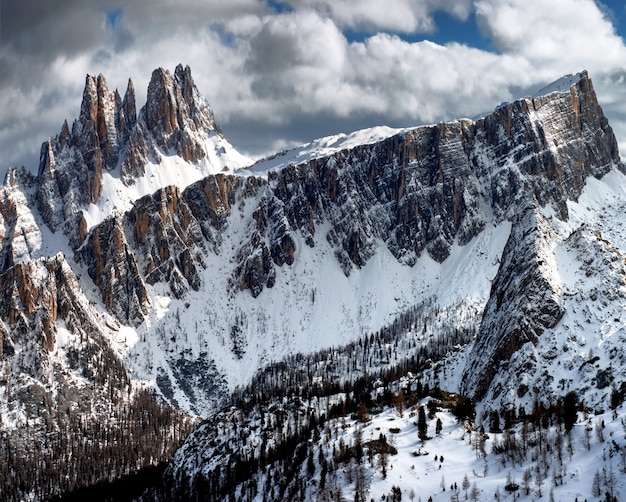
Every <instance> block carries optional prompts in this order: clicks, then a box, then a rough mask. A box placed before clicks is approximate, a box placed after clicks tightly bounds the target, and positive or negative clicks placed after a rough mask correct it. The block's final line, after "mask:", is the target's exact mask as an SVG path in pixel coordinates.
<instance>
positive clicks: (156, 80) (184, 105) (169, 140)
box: [142, 65, 217, 162]
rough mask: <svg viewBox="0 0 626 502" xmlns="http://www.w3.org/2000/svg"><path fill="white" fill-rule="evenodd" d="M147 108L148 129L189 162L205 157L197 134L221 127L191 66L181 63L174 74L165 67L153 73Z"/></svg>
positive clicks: (144, 112) (159, 143)
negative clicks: (199, 88)
mask: <svg viewBox="0 0 626 502" xmlns="http://www.w3.org/2000/svg"><path fill="white" fill-rule="evenodd" d="M142 111H143V118H144V120H145V123H146V126H147V128H148V129H149V130H150V131H151V132H152V134H153V136H154V138H155V140H156V142H157V144H158V146H159V147H160V148H162V149H164V150H165V151H170V149H172V148H175V149H176V153H178V155H180V156H181V157H182V158H183V159H185V160H186V161H188V162H197V161H198V160H201V159H203V158H204V157H205V155H206V153H205V152H204V150H203V149H202V148H201V145H200V144H199V142H198V139H197V138H196V137H195V136H196V134H198V133H199V134H203V135H210V134H212V133H215V132H216V130H217V126H216V125H215V119H214V116H213V110H211V107H210V106H209V104H208V103H207V102H206V100H205V99H204V98H202V97H201V96H200V93H199V92H198V89H197V88H196V86H195V84H194V82H193V78H192V76H191V69H190V68H189V66H187V67H185V68H184V69H183V66H182V65H178V66H177V67H176V70H175V72H174V76H172V74H171V73H170V72H169V71H168V70H164V69H163V68H158V69H156V70H154V72H153V73H152V78H151V79H150V84H149V85H148V99H147V102H146V106H145V108H144V109H143V110H142Z"/></svg>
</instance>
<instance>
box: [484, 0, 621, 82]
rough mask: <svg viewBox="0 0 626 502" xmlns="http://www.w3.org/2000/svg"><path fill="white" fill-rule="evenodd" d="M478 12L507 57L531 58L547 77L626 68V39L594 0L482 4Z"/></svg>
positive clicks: (494, 0)
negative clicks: (549, 73) (556, 73)
mask: <svg viewBox="0 0 626 502" xmlns="http://www.w3.org/2000/svg"><path fill="white" fill-rule="evenodd" d="M476 12H477V18H478V21H479V23H480V25H481V27H482V29H483V30H484V31H485V33H486V34H487V35H488V36H490V37H491V38H492V39H493V42H494V43H495V45H496V46H497V47H498V48H499V49H500V50H501V51H502V52H503V53H506V54H516V55H520V56H522V57H524V58H526V59H527V60H528V61H529V62H531V63H532V64H533V66H535V68H537V70H538V71H540V72H541V73H542V74H543V75H545V74H547V73H548V72H552V73H554V72H558V73H568V72H572V71H579V70H582V69H588V70H589V71H590V72H591V73H593V74H595V73H605V72H610V71H615V70H617V69H623V68H624V66H625V65H626V47H625V46H624V41H623V40H622V39H621V38H619V37H618V36H617V34H616V33H615V29H614V27H613V25H612V24H611V22H610V21H609V19H607V18H606V17H605V16H604V14H603V13H602V12H601V10H600V9H599V8H598V6H597V5H596V3H595V2H594V1H593V0H551V1H550V2H549V3H548V4H546V2H545V1H543V0H510V1H507V2H501V1H499V0H477V1H476Z"/></svg>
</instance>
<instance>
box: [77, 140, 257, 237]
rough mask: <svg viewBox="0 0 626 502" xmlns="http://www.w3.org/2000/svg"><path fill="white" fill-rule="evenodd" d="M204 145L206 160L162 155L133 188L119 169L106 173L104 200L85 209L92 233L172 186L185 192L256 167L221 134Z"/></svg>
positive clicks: (135, 182) (103, 184)
mask: <svg viewBox="0 0 626 502" xmlns="http://www.w3.org/2000/svg"><path fill="white" fill-rule="evenodd" d="M201 143H202V145H203V148H204V150H205V153H206V156H205V157H204V158H203V159H202V160H200V161H198V162H196V163H192V162H188V161H186V160H185V159H183V158H181V157H180V156H179V155H171V154H164V153H162V152H161V154H160V155H159V159H158V160H151V161H149V162H148V163H147V164H146V166H145V167H144V169H145V172H144V174H142V175H141V176H138V177H137V178H135V180H134V183H132V184H130V185H129V184H126V183H124V182H123V180H122V177H121V175H120V172H119V168H118V169H116V170H114V171H112V172H110V173H109V172H105V173H103V174H102V191H101V194H100V198H99V199H98V200H97V201H96V202H94V203H90V204H89V205H88V206H86V207H84V208H83V209H82V213H83V217H84V219H85V222H86V224H87V229H88V230H91V229H92V228H93V227H94V226H96V225H98V224H99V223H101V222H102V221H104V220H105V219H106V218H107V217H109V216H111V215H112V214H114V213H124V212H126V211H128V210H130V209H131V208H132V206H133V203H134V202H135V201H137V200H138V199H140V198H141V197H144V196H145V195H149V194H152V193H154V192H156V191H157V190H160V189H162V188H165V187H167V186H171V185H175V186H177V187H179V188H181V189H184V188H186V187H188V186H189V185H191V184H192V183H195V182H196V181H198V180H201V179H202V178H205V177H206V176H210V175H213V174H217V173H220V172H228V173H233V172H235V171H236V170H237V169H241V168H242V167H245V166H248V165H250V164H251V163H252V160H251V159H249V158H248V157H246V156H244V155H242V154H240V153H239V152H238V151H237V150H235V148H234V147H233V146H232V145H231V144H230V143H229V142H228V140H226V139H225V138H224V137H222V136H221V135H218V134H217V133H213V134H210V135H208V136H207V137H206V138H202V142H201Z"/></svg>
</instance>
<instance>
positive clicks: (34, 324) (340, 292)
mask: <svg viewBox="0 0 626 502" xmlns="http://www.w3.org/2000/svg"><path fill="white" fill-rule="evenodd" d="M136 108H137V107H136V103H135V91H134V85H133V83H132V81H129V83H128V87H127V90H126V92H125V93H124V97H123V98H121V97H120V95H119V93H118V92H117V91H113V92H111V91H110V90H109V89H108V88H107V84H106V80H105V78H104V77H103V76H98V77H97V78H96V77H92V76H87V78H86V84H85V91H84V94H83V102H82V105H81V111H80V115H79V118H78V119H76V121H74V123H73V125H72V127H71V129H70V127H69V126H68V124H67V122H66V123H64V124H63V126H62V129H61V132H60V133H59V134H58V135H57V136H56V137H54V138H51V139H49V140H48V141H46V142H44V144H43V145H42V150H41V162H40V166H39V172H38V175H37V176H32V175H29V174H28V173H25V172H21V171H18V170H16V169H11V170H10V171H9V173H8V175H7V180H6V182H5V185H4V186H3V187H1V188H0V294H1V295H2V298H1V300H0V368H1V373H0V374H2V375H4V376H3V380H2V382H3V383H2V385H3V387H2V388H3V389H5V390H4V391H2V392H0V414H1V416H2V420H3V422H2V427H3V428H4V430H5V431H7V434H9V435H10V436H11V438H12V441H13V443H19V444H21V445H25V447H27V445H29V444H30V445H31V446H32V441H33V438H34V437H37V438H39V439H41V438H45V437H48V436H46V434H51V431H52V432H53V431H63V430H66V429H67V428H68V427H70V425H69V424H74V425H75V424H77V423H80V424H83V423H84V422H83V420H86V418H85V417H90V418H93V419H94V420H96V421H97V420H104V421H107V423H108V424H109V425H110V427H112V428H120V427H122V426H123V424H128V423H130V421H129V420H126V419H123V418H120V417H122V416H123V413H130V411H128V410H131V409H132V410H134V409H135V408H129V407H128V406H126V404H128V403H140V404H141V406H143V407H144V408H146V407H148V405H146V402H148V401H146V400H147V399H148V397H146V396H152V399H155V398H156V399H157V401H158V403H160V404H158V403H157V402H155V404H150V405H149V406H154V408H150V409H153V410H161V409H162V408H159V407H160V406H161V407H162V406H163V404H164V403H166V404H167V405H170V406H172V407H173V408H174V409H177V410H178V412H180V413H185V414H187V415H188V416H191V417H197V416H205V417H206V416H209V415H211V414H212V413H213V412H214V411H216V410H217V409H219V408H220V407H222V406H223V405H224V404H226V403H227V402H229V398H228V395H229V392H230V391H233V390H234V389H235V388H236V387H238V386H244V385H246V384H248V383H249V382H250V381H251V379H252V378H253V377H254V376H255V374H256V372H257V370H259V369H262V368H263V367H264V366H266V365H267V364H269V363H272V362H276V361H280V360H281V359H283V358H285V357H291V356H293V355H294V354H296V353H302V354H311V353H314V352H316V351H323V350H325V349H329V348H330V347H335V348H337V352H336V354H344V353H346V354H347V353H350V352H349V351H350V350H354V345H351V344H357V346H363V344H364V345H365V347H370V343H371V341H372V340H376V339H377V337H378V339H380V337H381V336H383V335H382V333H385V336H389V337H390V338H389V340H388V341H387V342H385V343H387V345H385V348H384V349H383V348H382V346H381V348H380V350H379V351H377V352H376V353H375V354H371V357H369V358H368V359H367V360H365V359H363V362H362V363H359V364H357V362H356V360H354V361H352V362H351V363H350V364H347V365H346V373H345V374H333V372H332V371H331V370H330V368H332V367H334V366H333V364H335V363H333V362H332V361H331V362H325V363H324V364H323V365H321V363H319V360H317V359H313V360H312V361H313V362H312V361H309V363H307V364H308V366H307V367H308V369H307V370H306V371H305V370H302V375H304V374H307V375H308V377H307V378H309V377H310V378H313V377H314V379H315V382H317V383H318V384H319V385H322V384H324V385H325V384H328V385H329V386H331V385H336V384H337V382H354V381H355V379H357V378H365V377H366V376H368V375H371V374H372V368H371V367H370V366H372V365H374V366H376V368H378V370H381V371H382V370H388V369H389V368H392V367H396V365H398V367H404V368H406V367H407V365H409V363H410V364H413V365H416V364H417V363H416V361H418V360H419V359H420V357H421V356H420V354H423V353H428V354H431V355H432V357H431V358H430V359H429V361H430V363H429V366H428V367H427V368H426V367H424V366H419V368H420V371H422V372H423V373H422V374H421V378H423V379H424V380H425V381H428V384H429V385H430V386H431V387H433V388H435V387H436V388H439V387H442V386H443V385H444V384H445V385H446V386H447V387H448V388H447V390H450V391H453V392H463V393H464V394H465V395H467V396H469V397H470V398H472V399H473V400H474V401H475V402H476V403H477V405H478V406H477V408H478V410H479V412H480V413H481V416H482V417H485V416H489V414H490V413H492V412H499V411H500V410H510V409H512V408H517V407H519V406H522V407H526V408H527V409H530V408H531V407H532V406H533V403H534V401H535V400H537V399H538V397H539V396H541V397H542V398H543V399H548V400H551V401H554V402H556V400H557V399H559V398H560V397H562V396H563V395H564V394H565V393H566V392H568V391H575V392H578V393H579V394H580V395H581V396H584V399H585V402H586V404H587V405H588V406H591V407H601V406H602V403H604V402H606V400H607V398H608V395H609V393H610V390H611V384H612V383H614V384H617V383H618V382H620V381H626V362H624V361H623V359H624V357H626V355H625V354H624V352H623V349H622V347H623V343H622V334H621V333H622V331H623V322H622V320H621V319H622V317H623V307H622V303H623V298H624V297H625V295H626V290H625V289H624V284H626V277H625V275H626V273H625V272H624V260H623V253H624V252H626V249H625V247H626V244H625V243H626V238H625V237H624V234H623V233H622V232H621V230H620V228H621V227H620V225H621V223H620V221H621V220H620V218H621V217H622V214H623V208H624V206H625V204H626V202H624V201H625V200H626V195H625V194H626V181H625V180H624V175H623V173H624V166H623V164H622V163H621V162H620V159H619V154H618V149H617V142H616V140H615V137H614V135H613V132H612V130H611V127H610V125H609V124H608V121H607V120H606V118H605V116H604V115H603V112H602V109H601V108H600V106H599V105H598V102H597V100H596V96H595V92H594V90H593V86H592V83H591V80H590V79H589V77H588V75H587V73H586V72H582V73H579V74H576V75H570V76H567V77H566V78H564V79H561V80H559V81H557V82H556V83H555V84H554V85H552V86H549V87H548V88H546V89H545V90H544V91H543V92H542V93H540V94H539V95H537V96H534V97H525V98H522V99H520V100H517V101H514V102H512V103H507V104H503V105H502V106H500V107H498V108H497V109H496V110H495V111H494V112H493V113H491V114H489V115H487V116H485V117H483V118H481V119H478V120H469V119H462V120H458V121H452V122H447V123H441V124H437V125H431V126H423V127H416V128H409V129H403V130H393V129H389V128H383V127H380V128H374V129H370V130H366V131H359V132H356V133H352V134H350V135H340V136H335V137H330V138H322V139H320V140H316V141H313V142H312V143H310V144H309V145H303V146H302V147H300V148H298V149H295V150H292V151H287V152H281V153H279V154H277V155H275V156H273V157H271V158H268V159H265V160H262V161H259V162H257V163H255V164H253V163H252V161H250V159H247V158H245V157H244V156H242V155H240V154H239V153H238V152H237V151H236V150H235V149H234V148H233V147H232V146H231V145H230V143H229V142H228V141H227V140H226V139H225V138H224V137H223V135H222V133H221V132H220V129H219V127H218V126H217V125H216V123H215V119H214V116H213V112H212V110H211V108H210V107H209V105H208V103H207V102H206V100H205V99H204V98H202V97H201V96H200V94H199V92H198V90H197V88H196V86H195V84H194V82H193V79H192V77H191V71H190V69H189V68H188V67H187V68H183V67H182V66H180V65H179V66H178V67H177V68H176V70H175V72H174V74H171V73H170V72H169V71H167V70H163V69H157V70H155V71H154V72H153V74H152V78H151V80H150V84H149V86H148V94H147V103H146V104H145V105H144V106H143V107H142V108H141V109H140V110H139V112H137V111H136ZM583 332H584V333H583ZM381 343H382V342H381ZM394 344H395V345H394ZM344 346H345V347H348V348H345V349H344V348H341V347H344ZM350 347H352V348H350ZM399 347H404V350H403V349H401V348H399ZM444 348H445V350H444ZM368 350H369V349H368ZM435 354H436V355H435ZM301 357H304V356H301ZM312 357H313V356H312ZM315 357H317V356H315ZM319 357H322V356H319ZM324 357H325V356H324ZM333 357H334V356H333ZM337 357H343V356H337ZM314 361H317V362H314ZM411 361H412V362H411ZM555 361H557V363H555ZM558 362H560V363H558ZM316 364H317V365H318V366H319V367H322V366H323V367H324V368H329V369H328V372H327V373H325V372H322V373H319V374H318V373H316V371H318V370H315V371H314V368H317V367H318V366H316ZM551 364H552V365H554V364H560V365H559V371H558V372H557V371H551V370H550V369H549V368H550V365H551ZM403 365H404V366H403ZM372 367H373V366H372ZM607 367H608V369H607ZM553 369H554V368H552V370H553ZM320 371H321V370H320ZM261 375H262V374H261ZM255 378H260V377H258V376H257V377H255ZM302 378H304V376H302ZM312 381H313V380H312ZM311 385H313V384H312V383H311ZM316 385H317V384H316ZM337 385H338V384H337ZM144 391H148V392H147V393H143V394H142V392H144ZM255 399H256V398H255ZM133 400H135V401H133ZM40 402H45V403H46V410H45V411H41V410H39V408H38V406H39V404H38V403H40ZM150 403H152V401H150ZM114 406H119V409H118V408H115V409H118V411H119V410H121V411H119V413H120V415H119V416H116V418H115V419H112V418H110V410H112V409H113V407H114ZM144 408H142V409H144ZM133 413H135V412H134V411H133ZM163 413H164V414H165V412H163ZM168 413H169V412H168ZM153 414H157V415H158V413H157V412H156V411H155V412H154V413H153ZM165 415H166V414H165ZM165 415H163V416H165ZM155 416H156V415H155ZM159 416H161V415H159ZM167 416H170V415H167ZM171 416H173V415H171ZM75 417H79V418H75ZM109 421H110V423H109ZM24 423H28V424H29V426H30V427H29V429H28V430H29V431H31V432H28V434H27V433H26V432H25V429H24V428H23V427H21V425H22V424H24ZM94 427H95V425H94ZM116 430H118V429H116ZM163 430H164V431H170V429H168V428H167V426H166V425H164V427H163ZM161 437H162V438H165V439H164V440H168V441H169V440H170V439H172V438H173V437H175V435H174V436H172V435H171V432H164V433H163V436H161ZM178 438H179V439H180V436H178ZM42 441H43V439H42ZM90 444H91V445H93V444H95V443H94V442H91V443H90ZM168 445H169V446H163V447H162V448H161V451H166V450H167V449H168V448H170V447H171V443H168ZM57 446H58V445H56V444H55V445H52V444H48V443H46V444H44V446H43V450H45V451H48V452H54V451H56V450H55V448H57ZM28 448H29V447H28ZM28 448H27V449H28ZM188 448H191V447H188ZM194 451H200V450H199V449H196V450H194ZM120 455H121V454H120ZM122 457H123V456H120V458H122ZM124 458H125V457H124ZM154 458H156V457H154ZM33 462H35V460H33ZM35 463H36V462H35ZM123 465H124V466H125V467H124V469H128V465H129V464H128V462H127V463H125V464H123ZM33 469H34V467H33ZM174 471H175V470H174ZM174 471H173V472H174ZM119 472H122V470H120V471H119ZM124 472H127V471H124ZM175 472H178V473H180V472H183V471H180V470H179V471H175ZM0 474H1V473H0ZM185 475H189V473H187V474H181V476H185ZM53 492H54V490H53Z"/></svg>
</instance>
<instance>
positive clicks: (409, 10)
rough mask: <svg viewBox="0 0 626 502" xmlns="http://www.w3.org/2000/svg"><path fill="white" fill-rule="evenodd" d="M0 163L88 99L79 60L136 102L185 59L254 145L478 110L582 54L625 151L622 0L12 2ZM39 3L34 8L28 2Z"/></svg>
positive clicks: (0, 93)
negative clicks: (131, 90)
mask: <svg viewBox="0 0 626 502" xmlns="http://www.w3.org/2000/svg"><path fill="white" fill-rule="evenodd" d="M2 8H3V12H2V17H1V20H0V22H1V23H2V26H1V30H0V36H1V37H2V39H1V41H0V42H1V43H0V65H1V68H0V70H1V71H0V176H3V172H4V171H5V170H6V167H8V165H13V164H17V165H20V164H23V165H25V166H26V167H28V168H29V169H31V170H36V169H37V163H38V155H39V148H40V145H41V143H42V142H43V141H45V140H46V139H47V138H48V137H49V136H54V135H56V134H57V133H58V132H59V130H60V128H61V125H62V123H63V120H65V119H67V120H68V122H69V123H71V122H72V121H73V120H74V119H75V118H76V117H77V116H78V113H79V108H80V101H81V96H82V90H83V85H84V82H85V75H86V74H92V75H97V74H100V73H102V74H104V75H105V76H106V78H107V82H108V84H109V87H111V88H115V87H118V88H120V92H122V93H123V91H124V89H125V87H126V83H127V81H128V78H131V79H132V80H133V81H134V83H135V88H136V90H137V98H138V107H141V106H142V105H143V100H144V99H145V91H146V87H147V83H148V80H149V78H150V74H151V72H152V70H153V69H154V68H157V67H164V68H168V69H170V70H173V69H174V67H175V66H176V65H177V64H178V63H182V64H184V65H190V67H191V69H192V74H193V76H194V79H195V81H196V85H197V86H198V89H199V90H200V92H201V93H202V94H203V95H204V96H205V97H206V98H207V100H208V101H209V103H210V104H211V105H212V107H213V109H214V111H215V115H216V119H217V121H218V123H219V124H220V125H221V126H222V129H223V130H224V132H225V134H226V136H227V137H229V139H230V140H231V142H232V143H233V144H234V145H235V147H237V148H238V149H240V150H241V151H243V152H244V153H247V154H250V155H253V156H259V155H263V154H268V153H271V152H272V151H275V150H278V149H282V148H286V147H290V146H294V145H296V144H298V143H302V142H306V141H309V140H311V139H314V138H316V137H320V136H324V135H330V134H336V133H338V132H349V131H351V130H355V129H360V128H365V127H371V126H375V125H381V124H385V125H390V126H396V127H404V126H410V125H419V124H423V123H433V122H437V121H441V120H451V119H454V118H458V117H471V116H474V115H476V114H478V113H482V112H486V111H489V110H491V109H493V108H494V107H495V106H497V104H499V103H500V102H502V101H508V100H511V99H513V98H515V97H518V96H519V95H520V94H524V93H531V92H533V91H534V90H536V89H539V88H541V87H542V86H544V85H546V84H547V83H549V82H551V81H553V80H556V79H557V78H559V77H560V76H562V75H564V74H567V73H574V72H578V71H581V70H583V69H587V70H588V71H589V74H590V76H591V78H592V79H593V82H594V86H595V88H596V92H597V94H598V97H599V99H600V102H601V104H602V106H603V108H604V110H605V113H606V114H607V115H608V116H609V119H610V121H611V124H612V125H613V128H614V130H615V132H616V134H617V136H618V141H619V144H620V149H621V150H622V151H626V44H625V39H626V3H625V2H623V1H622V2H616V1H613V2H609V1H606V0H605V1H604V2H603V3H596V2H595V1H594V0H551V1H550V2H546V1H545V0H507V1H506V2H503V1H502V0H358V1H357V0H285V1H282V2H276V1H271V2H268V1H265V0H232V1H229V2H223V1H217V0H206V1H203V2H197V1H194V0H182V1H179V2H176V3H172V2H170V1H168V0H150V1H148V0H136V1H133V2H126V3H125V2H120V1H119V0H94V1H93V2H82V1H80V0H58V1H55V2H45V3H41V2H38V1H37V0H22V1H20V2H12V3H11V4H9V5H6V4H3V7H2ZM35 11H36V12H37V13H38V15H37V16H33V14H32V13H33V12H35Z"/></svg>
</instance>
